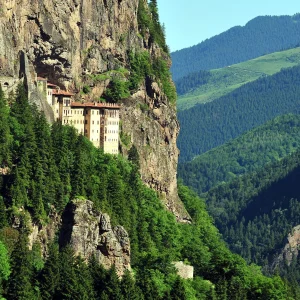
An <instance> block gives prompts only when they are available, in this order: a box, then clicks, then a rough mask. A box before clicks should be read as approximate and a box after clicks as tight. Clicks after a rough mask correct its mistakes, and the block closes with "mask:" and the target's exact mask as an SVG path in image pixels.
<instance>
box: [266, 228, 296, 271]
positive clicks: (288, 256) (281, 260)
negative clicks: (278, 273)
mask: <svg viewBox="0 0 300 300" xmlns="http://www.w3.org/2000/svg"><path fill="white" fill-rule="evenodd" d="M299 245H300V225H298V226H295V227H294V228H293V229H292V230H291V233H289V235H288V237H287V241H286V244H285V246H284V248H283V249H282V250H281V251H280V252H279V253H278V254H277V255H276V256H275V258H274V261H273V262H272V265H271V269H272V270H275V269H276V268H281V267H283V266H290V265H291V263H292V261H293V259H294V260H297V257H298V255H299Z"/></svg>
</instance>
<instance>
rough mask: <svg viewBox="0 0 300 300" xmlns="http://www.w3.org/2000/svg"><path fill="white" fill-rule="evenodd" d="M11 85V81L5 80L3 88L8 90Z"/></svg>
mask: <svg viewBox="0 0 300 300" xmlns="http://www.w3.org/2000/svg"><path fill="white" fill-rule="evenodd" d="M8 87H9V83H8V82H4V84H3V90H7V89H8Z"/></svg>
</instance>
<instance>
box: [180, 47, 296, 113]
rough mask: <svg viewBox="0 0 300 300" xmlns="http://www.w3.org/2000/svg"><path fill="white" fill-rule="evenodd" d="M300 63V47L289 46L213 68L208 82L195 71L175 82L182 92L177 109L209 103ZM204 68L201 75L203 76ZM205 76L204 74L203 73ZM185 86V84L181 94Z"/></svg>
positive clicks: (207, 77) (207, 79)
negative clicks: (283, 49)
mask: <svg viewBox="0 0 300 300" xmlns="http://www.w3.org/2000/svg"><path fill="white" fill-rule="evenodd" d="M299 63H300V48H294V49H289V50H285V51H280V52H275V53H271V54H268V55H264V56H261V57H258V58H255V59H252V60H249V61H246V62H242V63H239V64H235V65H231V66H228V67H225V68H222V69H216V70H210V71H209V76H207V75H206V77H205V79H206V80H205V81H204V82H200V84H199V83H198V82H196V83H195V84H194V85H193V84H191V83H193V78H195V77H196V78H197V77H198V74H197V73H193V74H190V75H189V76H187V77H183V78H181V79H178V80H177V81H175V85H176V88H177V91H178V94H179V97H178V100H177V108H178V109H179V110H184V109H188V108H191V107H193V106H194V105H196V104H198V103H206V102H210V101H213V100H215V99H218V98H220V97H222V96H224V95H226V94H228V93H230V92H232V91H234V90H235V89H237V88H239V87H240V86H242V85H244V84H246V83H249V82H251V81H254V80H256V79H258V78H261V77H264V76H268V75H273V74H275V73H277V72H279V71H280V70H281V69H282V68H289V67H293V66H295V65H298V64H299ZM202 74H203V71H202V72H200V74H199V77H200V78H203V75H202ZM201 75H202V76H201ZM181 87H185V88H186V90H184V93H181V92H180V91H181V90H182V88H181Z"/></svg>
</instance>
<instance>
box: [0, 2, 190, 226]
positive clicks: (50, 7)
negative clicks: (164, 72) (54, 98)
mask: <svg viewBox="0 0 300 300" xmlns="http://www.w3.org/2000/svg"><path fill="white" fill-rule="evenodd" d="M2 2H3V1H2ZM144 2H145V4H146V3H147V1H146V0H145V1H144ZM138 3H139V0H122V1H117V0H86V1H79V0H66V1H60V0H53V1H49V0H44V1H40V0H19V1H16V0H9V1H4V3H2V5H1V8H0V40H1V43H0V79H1V76H2V77H5V78H8V77H12V78H14V77H21V76H25V81H26V82H27V84H28V86H29V90H30V95H31V98H32V99H31V100H32V101H33V102H35V103H37V105H38V106H39V107H41V108H42V109H43V110H45V111H47V110H48V107H47V103H46V102H45V101H39V99H38V98H39V95H38V94H37V92H36V90H35V88H34V74H35V73H37V74H38V75H40V76H44V77H47V78H48V79H49V81H51V82H52V83H55V84H57V85H59V86H61V87H64V88H66V89H69V90H72V91H73V92H75V93H76V94H77V97H79V95H80V93H79V92H80V91H81V90H82V87H83V85H85V84H88V85H89V86H90V87H91V92H90V93H89V94H88V95H86V96H85V97H86V100H89V101H90V100H99V98H100V97H101V94H102V93H103V91H105V89H106V87H107V85H108V84H109V80H102V81H100V82H99V81H97V80H95V75H99V74H103V73H104V74H108V71H111V70H117V69H120V68H127V69H129V66H128V64H129V60H128V54H129V52H131V51H133V52H135V51H136V52H137V51H141V50H145V51H148V52H149V54H150V57H152V58H154V57H157V56H160V55H161V54H162V51H161V50H160V48H159V47H157V46H156V45H155V44H152V43H150V42H149V40H148V38H143V37H142V36H141V35H140V33H139V31H138V21H137V11H138ZM30 66H32V67H30ZM23 73H25V74H23ZM139 103H140V104H142V105H143V106H139ZM122 107H123V108H122V114H121V119H122V124H123V127H122V130H123V134H124V135H126V136H129V137H130V139H131V142H132V143H134V144H135V145H136V147H137V150H138V153H139V155H140V166H141V175H142V178H143V180H144V182H145V183H146V184H147V185H148V186H150V187H151V188H153V189H155V190H157V191H158V192H159V193H160V194H161V197H162V200H163V202H164V203H165V205H166V207H167V208H168V209H169V210H170V211H172V212H173V213H174V214H175V215H176V217H177V220H178V221H182V222H186V221H189V216H188V214H187V212H186V211H185V209H184V207H183V205H182V203H181V201H180V199H179V198H178V195H177V180H176V169H177V161H178V149H177V146H176V138H177V135H178V132H179V125H178V122H177V119H176V107H175V105H174V104H173V105H171V104H170V103H169V100H168V99H167V97H166V96H165V95H164V94H163V92H162V91H161V89H160V88H159V85H158V84H157V83H156V82H155V81H154V78H150V77H149V78H145V81H144V83H142V84H141V86H140V88H139V90H138V91H137V92H136V93H135V94H134V95H133V96H132V97H130V99H126V100H125V101H124V103H123V105H122ZM141 107H143V110H141ZM145 107H147V109H146V110H145V109H144V108H145ZM47 117H48V119H49V120H52V119H53V116H52V115H51V112H50V111H49V112H48V113H47ZM127 150H128V149H126V148H125V147H123V148H122V152H123V154H124V155H126V153H127Z"/></svg>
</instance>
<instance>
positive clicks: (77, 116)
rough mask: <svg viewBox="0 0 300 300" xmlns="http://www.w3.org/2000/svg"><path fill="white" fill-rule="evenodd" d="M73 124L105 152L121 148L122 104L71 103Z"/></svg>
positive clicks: (116, 150)
mask: <svg viewBox="0 0 300 300" xmlns="http://www.w3.org/2000/svg"><path fill="white" fill-rule="evenodd" d="M71 108H72V109H71V111H72V121H71V122H72V123H71V124H72V125H73V126H74V127H75V128H76V129H77V130H78V132H79V133H84V135H85V136H86V137H87V138H88V139H89V140H90V141H91V142H92V143H93V144H94V145H95V146H96V147H100V148H102V149H103V150H104V152H105V153H111V154H117V153H118V149H119V120H120V116H119V110H120V106H118V105H116V104H111V103H93V102H89V103H80V102H72V103H71Z"/></svg>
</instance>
